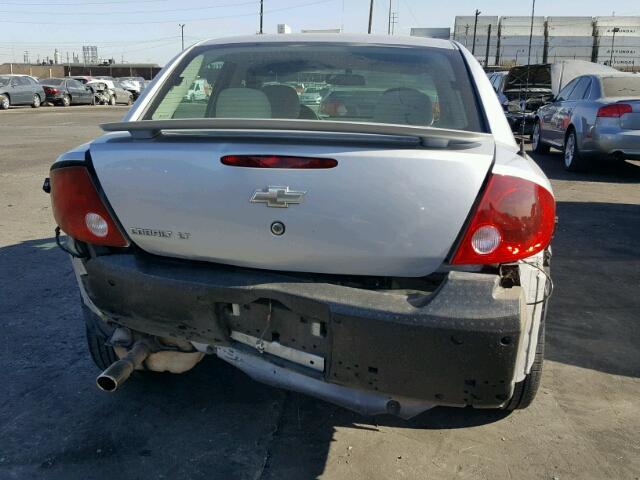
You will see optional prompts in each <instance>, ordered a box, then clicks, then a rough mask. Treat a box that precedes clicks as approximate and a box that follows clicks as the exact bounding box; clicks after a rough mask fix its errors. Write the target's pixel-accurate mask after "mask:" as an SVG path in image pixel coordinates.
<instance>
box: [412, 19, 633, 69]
mask: <svg viewBox="0 0 640 480" xmlns="http://www.w3.org/2000/svg"><path fill="white" fill-rule="evenodd" d="M414 30H415V31H416V34H419V33H417V32H420V31H424V30H429V29H417V28H416V29H412V34H413V31H414ZM474 30H475V35H474ZM530 35H531V54H530V55H531V56H530V58H531V63H548V62H556V61H561V60H586V61H592V62H597V63H601V64H606V65H612V66H613V67H615V68H619V69H622V70H629V71H640V17H618V16H614V17H534V18H533V29H532V25H531V17H508V16H505V17H496V16H484V15H480V16H478V18H477V24H476V17H474V16H457V17H456V18H455V24H454V28H453V34H452V36H451V38H452V39H453V40H456V41H458V42H460V43H462V44H463V45H464V46H465V47H467V48H468V49H469V50H473V53H474V56H475V57H476V58H477V59H478V60H479V61H480V62H481V63H482V64H483V65H485V66H490V65H499V66H505V67H506V66H513V65H523V64H526V63H527V60H528V58H529V37H530ZM420 36H430V35H420ZM474 38H475V39H474ZM474 45H475V47H474Z"/></svg>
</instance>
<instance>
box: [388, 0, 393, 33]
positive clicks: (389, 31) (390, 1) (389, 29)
mask: <svg viewBox="0 0 640 480" xmlns="http://www.w3.org/2000/svg"><path fill="white" fill-rule="evenodd" d="M392 3H393V0H389V25H388V26H387V35H391V4H392Z"/></svg>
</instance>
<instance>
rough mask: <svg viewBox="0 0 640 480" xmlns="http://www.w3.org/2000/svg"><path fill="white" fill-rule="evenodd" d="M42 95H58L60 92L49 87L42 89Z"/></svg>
mask: <svg viewBox="0 0 640 480" xmlns="http://www.w3.org/2000/svg"><path fill="white" fill-rule="evenodd" d="M43 90H44V93H50V94H52V95H55V94H57V93H60V90H58V89H57V88H51V87H44V89H43Z"/></svg>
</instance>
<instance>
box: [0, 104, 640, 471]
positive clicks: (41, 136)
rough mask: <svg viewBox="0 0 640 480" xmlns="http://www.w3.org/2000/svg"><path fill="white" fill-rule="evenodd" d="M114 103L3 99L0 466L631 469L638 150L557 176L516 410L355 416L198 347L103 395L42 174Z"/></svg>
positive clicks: (639, 298)
mask: <svg viewBox="0 0 640 480" xmlns="http://www.w3.org/2000/svg"><path fill="white" fill-rule="evenodd" d="M124 113H125V108H124V107H71V108H53V107H50V108H40V109H39V110H32V109H30V108H16V109H12V110H10V111H1V112H0V326H1V328H2V331H1V334H0V365H2V367H1V368H0V479H3V480H4V479H13V478H16V479H64V480H73V479H82V480H86V479H112V478H119V479H162V478H165V479H176V478H185V479H314V478H322V479H374V478H385V479H387V478H388V479H392V478H393V479H396V478H409V479H413V478H420V479H491V480H498V479H549V480H551V479H558V480H565V479H580V480H585V479H630V480H638V479H639V478H640V378H639V377H640V348H639V346H640V254H639V253H638V242H639V241H640V163H638V162H624V163H619V164H601V165H598V166H597V167H594V170H593V171H592V172H591V173H588V174H573V173H567V172H565V171H564V170H563V169H562V160H561V156H560V153H559V152H553V151H552V153H550V154H549V155H545V156H536V158H535V159H536V161H537V162H538V164H539V165H540V166H541V167H542V168H543V170H544V171H545V172H546V173H547V175H548V176H549V177H550V178H551V181H552V183H553V187H554V190H555V193H556V195H557V198H558V217H559V224H558V230H557V233H556V237H555V239H554V242H553V253H554V256H553V260H552V275H553V279H554V282H555V292H554V296H553V298H552V301H551V304H550V308H549V313H548V319H547V322H548V323H547V328H548V331H547V335H548V336H547V361H546V363H545V369H544V375H543V380H542V387H541V389H540V392H539V394H538V397H537V399H536V401H535V402H534V403H533V405H532V406H531V407H530V408H529V409H527V410H524V411H517V412H514V413H512V414H506V413H503V412H494V411H482V410H473V409H455V408H435V409H433V410H431V411H428V412H426V413H424V414H422V415H420V416H419V417H418V418H416V419H413V420H412V421H408V422H407V421H402V420H398V419H395V418H393V417H387V416H381V417H374V418H372V417H363V416H360V415H356V414H354V413H351V412H350V411H347V410H344V409H342V408H340V407H336V406H333V405H330V404H327V403H324V402H322V401H318V400H314V399H311V398H308V397H305V396H303V395H299V394H295V393H288V392H285V391H282V390H279V389H276V388H272V387H268V386H265V385H261V384H258V383H256V382H254V381H252V380H251V379H249V378H248V377H246V376H245V375H244V374H243V373H241V372H239V371H236V370H235V369H233V368H232V367H230V366H229V365H227V364H225V363H223V362H221V361H219V360H217V359H215V358H207V359H206V360H205V361H203V362H202V363H201V364H199V365H198V366H197V367H196V368H195V369H194V370H192V371H191V372H189V373H186V374H183V375H171V374H151V373H140V374H135V375H134V378H132V379H131V380H130V381H129V382H127V384H126V385H125V387H124V388H123V389H122V390H121V391H119V392H117V393H115V394H106V393H102V392H100V391H98V390H97V389H96V387H95V377H96V374H97V373H98V371H97V369H96V367H95V366H94V365H93V364H92V362H91V360H90V357H89V354H88V351H87V348H86V344H85V338H84V325H83V320H82V316H81V311H80V302H79V294H78V290H77V286H76V283H75V280H74V277H73V273H72V270H71V266H70V263H69V260H68V258H66V256H65V254H63V253H62V252H61V251H60V250H59V249H58V248H57V247H56V246H55V242H54V240H53V229H54V227H55V225H54V222H53V219H52V217H51V209H50V204H49V198H48V195H46V194H44V193H43V192H42V190H41V186H42V181H43V179H44V178H45V177H46V176H47V173H48V168H49V166H50V164H51V163H52V161H53V160H54V159H55V158H56V156H57V155H59V154H60V153H62V152H64V151H65V150H67V149H69V148H71V147H73V146H75V145H77V144H80V143H83V142H86V141H88V140H90V139H92V138H93V137H95V136H97V135H98V134H99V133H100V130H99V128H98V124H99V123H103V122H108V121H116V120H118V119H119V118H120V117H122V115H123V114H124Z"/></svg>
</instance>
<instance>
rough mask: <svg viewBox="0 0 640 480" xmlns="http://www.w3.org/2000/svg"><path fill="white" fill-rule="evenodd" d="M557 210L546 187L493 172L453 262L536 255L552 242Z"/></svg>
mask: <svg viewBox="0 0 640 480" xmlns="http://www.w3.org/2000/svg"><path fill="white" fill-rule="evenodd" d="M555 212H556V204H555V200H554V198H553V195H552V194H551V192H549V191H548V190H547V189H546V188H544V187H542V186H540V185H538V184H537V183H534V182H530V181H529V180H525V179H523V178H519V177H512V176H509V175H495V174H492V175H491V178H489V182H488V184H487V187H486V189H485V191H484V193H483V195H482V198H481V199H480V203H479V204H478V206H477V208H476V210H475V212H474V213H473V217H472V218H471V222H470V223H469V226H468V228H467V229H466V231H465V233H464V236H463V238H462V242H461V243H460V245H459V246H458V249H457V251H456V252H455V254H454V256H453V259H452V261H451V263H452V264H454V265H483V264H494V263H509V262H515V261H517V260H521V259H523V258H527V257H530V256H532V255H535V254H536V253H538V252H541V251H542V250H544V249H545V248H547V246H548V245H549V243H551V238H552V236H553V231H554V229H555Z"/></svg>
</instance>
